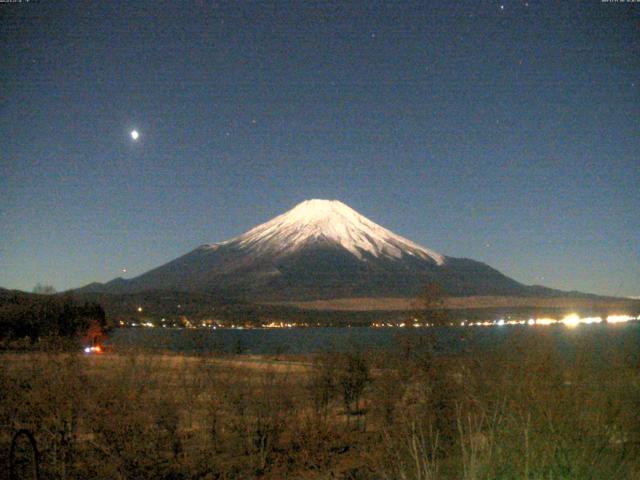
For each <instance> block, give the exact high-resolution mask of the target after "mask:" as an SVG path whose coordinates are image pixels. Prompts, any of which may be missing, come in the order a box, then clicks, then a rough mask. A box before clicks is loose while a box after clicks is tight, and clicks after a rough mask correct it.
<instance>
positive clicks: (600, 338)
mask: <svg viewBox="0 0 640 480" xmlns="http://www.w3.org/2000/svg"><path fill="white" fill-rule="evenodd" d="M543 329H547V330H548V331H549V332H550V333H551V335H552V336H553V338H554V339H555V340H556V341H557V342H559V343H560V344H567V346H569V345H570V344H571V343H572V341H573V340H575V339H576V338H579V337H594V338H595V340H596V341H597V342H598V343H601V344H603V345H611V344H614V345H615V344H618V343H620V344H621V343H622V341H623V340H626V339H630V340H633V341H636V342H638V345H640V322H629V323H626V324H617V325H607V324H599V325H580V326H579V327H577V328H568V327H566V326H564V325H551V326H527V325H509V326H506V325H505V326H494V327H464V328H463V327H440V328H435V329H432V328H368V327H357V328H340V327H326V328H278V329H247V330H235V329H215V330H212V329H174V328H121V329H116V330H114V331H113V332H112V333H111V335H110V339H109V342H108V343H109V344H110V345H113V348H114V349H115V350H116V351H118V350H127V349H136V348H143V349H148V350H169V351H174V352H183V353H207V352H226V353H245V354H260V355H274V354H283V353H289V354H306V353H315V352H322V351H346V350H349V349H352V348H362V349H385V348H392V347H393V346H394V345H395V344H397V342H398V339H399V338H400V337H402V336H408V335H410V336H412V337H416V338H418V337H421V336H423V337H424V336H427V335H435V337H436V338H437V341H438V342H439V344H440V345H441V347H442V351H446V352H451V353H455V352H458V351H461V350H466V349H490V348H496V347H499V346H500V345H502V344H504V342H506V341H508V340H509V339H510V338H513V336H514V335H516V334H524V335H528V334H529V333H533V332H535V331H540V330H543Z"/></svg>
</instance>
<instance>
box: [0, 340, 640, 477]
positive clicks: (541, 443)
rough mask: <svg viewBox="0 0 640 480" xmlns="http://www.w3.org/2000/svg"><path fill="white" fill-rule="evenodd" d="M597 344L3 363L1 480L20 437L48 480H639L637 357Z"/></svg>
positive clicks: (11, 358)
mask: <svg viewBox="0 0 640 480" xmlns="http://www.w3.org/2000/svg"><path fill="white" fill-rule="evenodd" d="M590 342H591V340H588V339H581V338H579V337H575V338H574V339H573V340H572V343H571V345H570V347H571V354H568V353H567V351H565V350H558V344H557V342H554V341H553V338H552V337H551V334H550V333H549V331H540V332H538V333H536V335H535V336H532V335H531V334H530V333H529V334H528V335H527V336H523V337H520V336H519V335H518V334H517V333H516V332H514V335H513V339H512V342H511V343H510V344H509V345H507V346H506V347H505V348H503V349H500V351H491V352H486V351H485V352H480V353H475V354H464V355H457V356H454V357H447V356H443V355H439V356H435V357H434V356H433V355H432V354H431V353H430V351H429V348H428V347H429V345H427V346H426V347H425V346H424V345H422V346H420V345H418V344H415V345H413V346H411V342H410V341H409V342H405V345H403V348H402V349H400V350H398V351H390V352H377V353H375V354H374V353H367V352H357V351H356V352H349V353H347V354H327V355H319V356H314V357H307V358H286V357H280V359H276V358H267V357H259V356H217V357H211V356H185V355H153V354H145V353H138V354H108V355H104V356H102V357H85V356H81V355H75V354H61V353H28V354H4V355H2V357H1V363H0V400H1V402H0V428H1V429H0V462H2V463H0V471H6V470H7V469H6V468H5V466H6V465H7V462H8V458H7V456H8V451H9V443H10V438H11V434H12V433H13V432H15V431H16V430H17V429H18V428H27V429H29V430H31V431H33V432H34V434H35V436H36V439H37V442H38V446H39V448H40V450H41V453H42V462H41V467H42V472H43V475H42V478H56V479H71V478H74V479H75V478H78V479H80V478H115V479H118V478H121V479H125V478H166V479H169V478H205V479H250V478H265V479H285V478H295V479H298V478H299V479H329V478H332V479H336V478H342V479H378V478H386V479H415V480H426V479H429V480H435V479H469V480H472V479H495V478H504V479H507V478H509V479H511V478H527V479H543V478H544V479H548V478H563V479H569V478H573V479H594V480H595V479H598V480H599V479H608V478H611V479H626V478H628V479H633V478H640V417H639V416H638V415H637V411H638V408H640V355H639V354H640V352H639V346H638V345H620V344H618V347H616V348H615V349H610V350H607V349H604V350H603V348H602V347H598V348H597V349H596V347H595V346H594V345H593V344H592V343H590ZM407 344H409V345H410V347H407V346H406V345H407ZM599 345H600V343H599ZM0 478H3V477H2V476H1V475H0ZM4 478H7V477H4Z"/></svg>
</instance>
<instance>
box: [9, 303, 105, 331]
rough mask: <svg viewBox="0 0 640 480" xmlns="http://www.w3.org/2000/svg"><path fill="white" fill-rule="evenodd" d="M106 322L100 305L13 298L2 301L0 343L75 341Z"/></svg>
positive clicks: (100, 327) (101, 326) (102, 327)
mask: <svg viewBox="0 0 640 480" xmlns="http://www.w3.org/2000/svg"><path fill="white" fill-rule="evenodd" d="M106 323H107V322H106V317H105V313H104V310H103V308H102V307H101V306H100V305H98V304H97V303H84V304H78V303H76V302H75V301H74V300H73V298H71V297H69V296H54V295H47V296H42V295H14V296H12V297H9V298H5V299H3V300H2V302H0V340H8V341H11V340H17V339H23V338H29V339H30V340H31V341H32V342H35V341H36V340H38V339H40V338H43V337H63V338H74V337H79V336H81V335H84V334H85V333H86V332H87V331H89V329H90V328H93V329H95V328H96V327H97V328H98V329H100V330H102V329H104V328H105V327H106Z"/></svg>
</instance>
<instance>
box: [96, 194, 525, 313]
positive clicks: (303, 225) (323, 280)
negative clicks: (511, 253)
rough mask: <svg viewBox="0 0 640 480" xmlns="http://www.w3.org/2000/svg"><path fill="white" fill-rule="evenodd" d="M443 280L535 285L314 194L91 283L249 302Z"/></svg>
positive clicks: (480, 289) (403, 292)
mask: <svg viewBox="0 0 640 480" xmlns="http://www.w3.org/2000/svg"><path fill="white" fill-rule="evenodd" d="M430 282H437V283H439V284H440V285H441V286H442V288H443V289H444V290H445V291H446V292H447V293H448V294H450V295H515V294H518V295H522V294H527V292H528V291H529V290H527V288H528V287H525V286H524V285H522V284H520V283H518V282H516V281H515V280H512V279H510V278H508V277H506V276H504V275H502V274H501V273H500V272H498V271H497V270H495V269H493V268H491V267H489V266H488V265H485V264H483V263H481V262H476V261H474V260H470V259H463V258H454V257H448V256H447V257H445V256H443V255H440V254H438V253H436V252H433V251H431V250H429V249H427V248H424V247H422V246H420V245H418V244H416V243H414V242H412V241H410V240H407V239H406V238H403V237H401V236H399V235H396V234H395V233H393V232H391V231H389V230H387V229H386V228H384V227H381V226H380V225H377V224H376V223H374V222H372V221H371V220H369V219H367V218H366V217H364V216H362V215H360V214H359V213H358V212H356V211H355V210H353V209H352V208H350V207H348V206H347V205H345V204H344V203H342V202H339V201H337V200H317V199H315V200H307V201H304V202H302V203H300V204H298V205H296V206H295V207H294V208H292V209H291V210H289V211H288V212H285V213H283V214H282V215H279V216H277V217H275V218H273V219H272V220H269V221H268V222H266V223H263V224H262V225H258V226H257V227H254V228H252V229H251V230H249V231H248V232H246V233H244V234H242V235H240V236H238V237H235V238H232V239H231V240H227V241H225V242H220V243H214V244H210V245H203V246H201V247H199V248H196V249H195V250H193V251H191V252H189V253H187V254H185V255H183V256H181V257H179V258H176V259H175V260H172V261H171V262H169V263H166V264H164V265H161V266H159V267H158V268H155V269H153V270H150V271H148V272H146V273H144V274H142V275H140V276H138V277H135V278H132V279H130V280H118V281H112V282H109V283H107V284H104V285H93V286H91V288H90V289H89V290H91V291H97V292H109V293H134V292H144V291H150V290H162V291H170V292H184V291H191V292H203V293H210V292H221V293H222V294H224V295H229V296H230V297H233V298H243V299H247V300H249V301H272V300H281V299H295V300H312V299H331V298H350V297H381V296H386V297H389V296H396V297H413V296H414V295H416V294H417V293H418V292H419V291H420V289H421V288H423V287H424V285H426V284H428V283H430Z"/></svg>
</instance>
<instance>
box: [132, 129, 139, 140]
mask: <svg viewBox="0 0 640 480" xmlns="http://www.w3.org/2000/svg"><path fill="white" fill-rule="evenodd" d="M139 136H140V134H139V133H138V131H137V130H131V138H132V139H133V140H138V137H139Z"/></svg>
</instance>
